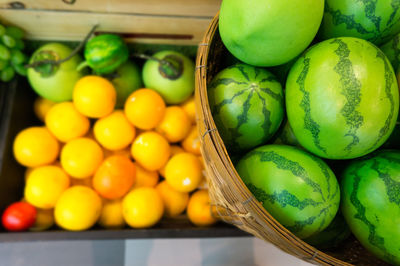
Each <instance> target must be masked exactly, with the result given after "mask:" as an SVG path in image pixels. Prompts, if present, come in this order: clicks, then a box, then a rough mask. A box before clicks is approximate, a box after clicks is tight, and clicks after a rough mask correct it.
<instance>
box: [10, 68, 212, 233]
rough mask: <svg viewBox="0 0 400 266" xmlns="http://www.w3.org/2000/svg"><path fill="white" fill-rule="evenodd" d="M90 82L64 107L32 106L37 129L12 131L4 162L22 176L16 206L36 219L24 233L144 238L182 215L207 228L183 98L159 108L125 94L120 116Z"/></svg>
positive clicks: (106, 85)
mask: <svg viewBox="0 0 400 266" xmlns="http://www.w3.org/2000/svg"><path fill="white" fill-rule="evenodd" d="M115 103H116V91H115V88H114V87H113V85H112V83H110V82H109V81H108V80H107V79H105V78H103V77H100V76H94V75H91V76H85V77H83V78H81V79H80V80H79V81H78V82H77V83H76V85H75V87H74V91H73V100H72V102H62V103H52V102H49V101H48V100H44V99H42V98H40V99H38V100H37V101H36V102H35V106H34V108H35V113H36V114H37V116H38V118H39V119H41V120H42V121H44V123H45V125H44V126H37V127H30V128H27V129H24V130H22V131H21V132H20V133H19V134H18V135H17V136H16V138H15V140H14V146H13V151H14V156H15V158H16V160H17V161H18V162H19V163H20V164H22V165H23V166H26V167H27V170H26V175H25V178H26V185H25V189H24V199H23V200H24V201H26V202H27V203H29V204H31V205H33V206H34V207H35V208H36V210H37V215H36V223H35V225H34V226H33V227H32V228H31V229H32V230H44V229H47V228H49V227H50V226H52V225H53V223H54V221H55V222H56V224H57V225H58V226H60V227H61V228H64V229H67V230H74V231H78V230H86V229H88V228H90V227H92V226H93V225H95V224H96V223H98V224H99V225H101V226H103V227H105V228H118V227H123V226H125V224H127V225H129V226H131V227H133V228H147V227H151V226H153V225H155V224H156V223H157V222H158V221H159V220H160V219H161V218H162V217H163V216H167V217H170V218H174V217H177V216H180V215H182V214H183V213H184V212H185V211H186V214H187V216H188V218H189V220H190V221H191V222H192V223H193V224H195V225H198V226H206V225H211V224H213V223H215V222H216V219H215V218H214V217H213V216H212V214H211V207H210V204H209V197H208V193H207V190H206V184H205V180H204V166H203V161H202V157H201V155H200V141H199V137H198V133H197V128H196V119H195V107H194V99H193V97H192V98H190V99H188V100H187V101H186V102H184V103H182V104H181V105H174V106H166V104H165V102H164V100H163V99H162V98H161V96H160V95H159V94H158V93H157V92H155V91H154V90H151V89H146V88H143V89H139V90H136V91H135V92H133V93H132V94H131V95H130V96H129V97H128V99H127V100H126V102H125V106H124V108H123V110H118V109H114V107H115Z"/></svg>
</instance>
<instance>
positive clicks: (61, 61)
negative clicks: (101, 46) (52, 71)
mask: <svg viewBox="0 0 400 266" xmlns="http://www.w3.org/2000/svg"><path fill="white" fill-rule="evenodd" d="M98 26H99V25H98V24H96V25H94V26H93V27H92V29H91V30H90V32H89V33H88V34H87V35H86V37H85V39H83V41H82V42H80V43H79V45H78V46H77V47H75V49H74V50H73V51H72V52H71V54H70V55H68V56H67V57H65V58H63V59H60V60H40V61H36V62H33V63H31V64H27V65H25V68H35V67H37V66H40V65H43V64H50V65H52V66H58V65H60V64H62V63H64V62H66V61H68V60H69V59H71V58H72V57H74V56H75V55H76V54H77V53H79V51H80V50H81V49H82V48H83V46H84V45H85V43H86V42H87V41H88V40H89V38H90V36H92V34H93V33H94V31H95V30H96V28H97V27H98Z"/></svg>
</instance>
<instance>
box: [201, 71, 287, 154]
mask: <svg viewBox="0 0 400 266" xmlns="http://www.w3.org/2000/svg"><path fill="white" fill-rule="evenodd" d="M208 99H209V104H210V108H211V112H212V115H213V118H214V121H215V124H216V126H217V129H218V131H219V134H220V136H221V138H222V140H223V141H224V143H225V145H226V147H227V148H228V150H230V151H232V152H239V151H244V150H248V149H250V148H253V147H255V146H258V145H260V144H263V143H265V142H266V141H268V139H270V138H271V137H272V135H273V134H275V132H276V131H277V130H278V128H279V125H280V124H281V122H282V119H283V114H284V107H283V99H284V97H283V91H282V86H281V84H280V83H279V82H278V81H277V80H276V78H275V76H274V75H273V74H271V73H270V72H269V71H267V70H265V69H263V68H257V67H253V66H250V65H246V64H235V65H233V66H230V67H228V68H225V69H223V70H222V71H221V72H219V73H218V74H217V75H216V76H215V78H214V79H213V80H212V82H211V83H210V84H209V86H208Z"/></svg>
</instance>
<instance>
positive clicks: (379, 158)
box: [341, 150, 400, 265]
mask: <svg viewBox="0 0 400 266" xmlns="http://www.w3.org/2000/svg"><path fill="white" fill-rule="evenodd" d="M341 191H342V203H341V210H342V212H343V216H344V218H345V219H346V221H347V224H348V225H349V227H350V229H351V231H352V232H353V234H354V235H355V237H356V238H357V239H358V240H359V241H360V242H361V244H362V245H363V246H364V247H365V248H366V249H368V250H369V251H370V252H371V253H373V254H375V255H376V256H378V257H379V258H381V259H383V260H385V261H387V262H389V263H393V264H396V265H400V241H399V240H400V151H396V150H381V151H379V152H376V153H375V154H373V155H369V156H367V157H366V158H363V159H359V160H355V161H353V162H352V163H351V164H350V165H349V166H348V167H347V168H346V170H345V172H344V174H343V179H342V181H341Z"/></svg>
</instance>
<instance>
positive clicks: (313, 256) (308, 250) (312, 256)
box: [195, 12, 352, 265]
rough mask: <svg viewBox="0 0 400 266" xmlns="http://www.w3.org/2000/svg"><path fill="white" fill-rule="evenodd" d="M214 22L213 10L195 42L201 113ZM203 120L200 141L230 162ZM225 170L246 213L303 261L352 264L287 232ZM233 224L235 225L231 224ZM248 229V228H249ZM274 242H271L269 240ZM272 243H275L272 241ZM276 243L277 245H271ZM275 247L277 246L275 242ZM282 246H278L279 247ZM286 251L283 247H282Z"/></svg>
mask: <svg viewBox="0 0 400 266" xmlns="http://www.w3.org/2000/svg"><path fill="white" fill-rule="evenodd" d="M218 23H219V12H218V13H217V14H216V16H215V17H214V18H213V20H212V22H211V23H210V26H209V28H208V29H207V31H206V33H205V35H204V38H203V40H202V43H200V44H199V48H198V52H197V59H196V70H195V71H196V75H195V76H196V82H195V84H196V95H197V96H196V97H199V101H200V104H201V108H200V109H201V110H200V111H201V112H203V113H206V112H208V113H211V110H210V108H209V105H208V104H206V103H205V102H207V103H208V96H207V76H208V74H207V66H208V63H209V62H208V54H209V51H210V44H211V42H212V40H213V36H214V34H215V33H216V31H217V28H218ZM204 117H205V120H204V121H201V122H203V123H204V124H205V127H206V129H207V130H206V132H205V134H203V136H200V137H201V138H202V141H203V139H204V137H205V136H206V135H208V136H209V137H210V139H211V142H212V143H213V145H214V148H215V149H216V151H217V153H218V156H219V159H220V160H221V162H222V163H223V162H224V161H227V162H229V163H230V164H231V165H233V164H232V161H231V159H230V157H229V155H228V152H227V149H226V147H225V145H224V144H223V141H222V139H221V137H220V135H219V132H218V130H217V127H216V125H215V122H214V120H213V118H212V116H209V118H208V119H207V117H208V116H204ZM226 168H227V170H228V171H229V174H230V176H229V178H231V179H232V180H233V182H236V183H238V184H240V185H239V186H238V189H240V191H239V192H240V193H241V194H242V195H245V198H246V199H243V201H242V203H246V205H247V206H248V208H246V209H247V210H248V211H249V213H250V214H251V215H252V216H253V217H254V218H255V219H256V220H263V221H264V223H265V222H267V225H268V226H270V227H273V229H274V230H275V231H276V232H277V233H278V234H279V236H280V237H281V238H283V239H284V240H285V242H287V245H288V246H289V245H290V246H291V247H292V248H294V249H297V250H299V251H300V252H301V253H303V254H304V257H299V256H298V255H295V254H291V255H295V256H297V257H299V258H300V259H303V260H304V261H307V262H310V263H318V264H321V265H352V264H350V263H348V262H345V261H342V260H339V259H337V258H334V257H332V256H330V255H328V254H326V253H324V252H322V251H319V250H318V249H316V248H314V247H313V246H311V245H309V244H307V243H306V242H304V241H303V240H301V239H300V238H298V237H297V236H296V235H294V234H293V233H292V232H290V231H289V230H288V229H286V228H285V227H284V226H283V225H282V224H280V223H279V222H278V221H277V220H276V219H275V218H274V217H273V216H272V215H271V214H269V212H268V211H267V210H265V209H264V207H263V206H262V204H261V203H260V202H259V201H257V200H256V199H255V197H254V196H253V194H252V193H251V192H250V190H249V189H248V188H247V187H246V185H245V184H244V182H243V181H242V179H241V178H240V176H239V174H238V173H237V171H236V169H235V168H234V167H226ZM252 209H254V210H257V212H258V213H261V216H260V215H258V214H257V213H256V212H254V211H252ZM235 226H237V225H235ZM250 233H251V232H250ZM273 244H274V243H273ZM274 245H275V244H274ZM275 246H278V245H275ZM278 248H280V247H279V246H278ZM281 249H282V248H281ZM284 251H285V252H287V251H286V250H284Z"/></svg>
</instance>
